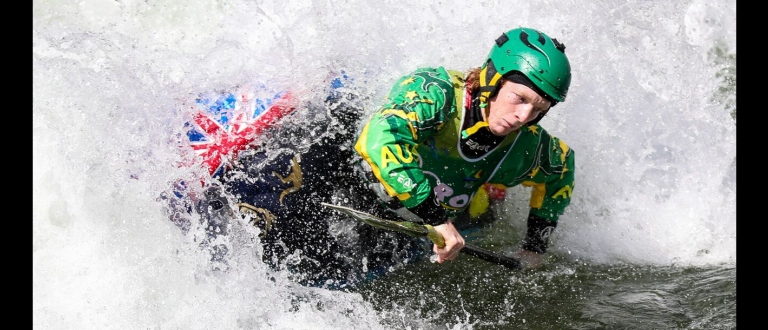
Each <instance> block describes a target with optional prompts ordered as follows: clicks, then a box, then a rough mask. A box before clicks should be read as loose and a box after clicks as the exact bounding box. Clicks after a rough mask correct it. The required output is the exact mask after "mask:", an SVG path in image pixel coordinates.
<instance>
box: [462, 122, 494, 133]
mask: <svg viewBox="0 0 768 330" xmlns="http://www.w3.org/2000/svg"><path fill="white" fill-rule="evenodd" d="M483 127H488V123H487V122H485V121H479V122H477V123H476V124H475V125H474V126H472V127H470V128H467V129H466V130H464V131H465V132H467V136H471V135H472V134H475V133H477V131H478V130H479V129H481V128H483Z"/></svg>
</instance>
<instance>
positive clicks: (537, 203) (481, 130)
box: [355, 67, 575, 222]
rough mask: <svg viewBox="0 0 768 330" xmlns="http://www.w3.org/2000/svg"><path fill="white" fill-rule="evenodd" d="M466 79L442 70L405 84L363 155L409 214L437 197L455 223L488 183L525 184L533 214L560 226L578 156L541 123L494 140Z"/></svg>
mask: <svg viewBox="0 0 768 330" xmlns="http://www.w3.org/2000/svg"><path fill="white" fill-rule="evenodd" d="M463 76H464V75H463V74H462V73H460V72H457V71H448V70H446V69H444V68H442V67H438V68H421V69H418V70H416V71H414V72H412V73H411V74H409V75H406V76H404V77H402V78H400V79H399V80H398V81H397V83H395V85H394V87H393V88H392V90H391V91H390V92H389V94H388V96H387V97H386V100H385V102H384V104H383V105H382V106H381V107H380V108H379V109H378V110H377V111H376V112H375V113H374V114H373V115H372V117H371V118H370V120H369V121H368V122H367V123H366V125H365V126H364V128H363V130H362V132H361V134H360V136H359V137H358V140H357V142H356V144H355V150H356V151H357V153H358V154H359V155H360V156H362V158H363V159H364V160H365V161H366V162H367V163H368V164H369V165H370V167H371V169H372V172H373V174H374V176H375V177H376V178H377V179H378V181H379V182H380V183H381V184H382V185H383V187H384V190H385V191H386V193H387V194H388V195H389V196H391V197H395V198H397V200H399V201H400V203H402V205H403V206H405V207H406V208H409V209H410V208H414V207H417V206H419V205H420V204H422V203H423V202H424V201H425V200H427V199H428V198H429V196H430V195H431V194H432V195H433V196H434V198H435V199H436V201H437V202H439V204H440V205H442V207H443V208H445V210H446V215H447V217H448V218H452V217H455V216H457V215H458V214H459V213H460V212H463V211H464V210H465V209H466V208H467V207H468V206H469V204H470V201H471V200H472V197H473V195H474V194H475V193H476V192H477V191H478V189H479V188H480V187H481V186H482V185H483V184H484V183H492V184H501V185H504V186H507V187H512V186H516V185H520V184H522V185H524V186H528V187H531V188H532V192H531V200H530V206H531V211H530V213H531V214H533V215H536V216H539V217H541V218H544V219H546V220H549V221H553V222H557V220H558V218H559V216H560V215H561V214H563V212H564V211H565V208H566V207H567V206H568V204H570V201H571V193H572V191H573V186H574V170H575V164H574V152H573V150H572V149H570V148H569V147H568V145H566V144H565V142H563V141H562V140H560V139H558V138H557V137H554V136H551V135H550V134H549V133H547V131H546V130H544V129H543V128H542V127H541V126H539V125H538V124H537V125H529V126H524V127H523V128H521V129H520V130H518V131H516V132H513V133H511V134H509V135H507V136H505V137H496V136H493V135H492V134H491V133H490V131H489V130H488V129H487V124H485V122H484V121H483V120H482V118H481V116H480V115H479V112H478V111H480V110H479V109H478V108H477V107H476V106H475V107H473V106H472V104H473V96H472V95H471V94H470V91H468V90H466V89H465V86H464V82H463ZM475 99H476V98H475ZM443 221H444V220H443Z"/></svg>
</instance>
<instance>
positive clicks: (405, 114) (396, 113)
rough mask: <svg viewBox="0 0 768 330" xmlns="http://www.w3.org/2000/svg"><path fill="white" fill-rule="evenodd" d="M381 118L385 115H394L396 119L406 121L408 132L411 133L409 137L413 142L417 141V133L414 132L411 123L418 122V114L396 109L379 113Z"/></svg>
mask: <svg viewBox="0 0 768 330" xmlns="http://www.w3.org/2000/svg"><path fill="white" fill-rule="evenodd" d="M381 115H382V116H386V115H394V116H396V117H398V118H403V119H405V120H407V121H408V130H410V131H411V136H412V137H413V140H414V141H416V140H418V139H419V133H418V132H417V131H416V128H414V127H413V125H412V124H411V122H414V121H418V120H419V114H417V113H415V112H405V111H403V110H398V109H386V110H384V111H382V112H381Z"/></svg>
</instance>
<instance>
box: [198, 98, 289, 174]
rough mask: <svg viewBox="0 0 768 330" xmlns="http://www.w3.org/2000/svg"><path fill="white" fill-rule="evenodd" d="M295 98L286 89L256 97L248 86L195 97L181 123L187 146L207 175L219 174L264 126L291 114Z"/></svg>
mask: <svg viewBox="0 0 768 330" xmlns="http://www.w3.org/2000/svg"><path fill="white" fill-rule="evenodd" d="M297 102H298V101H297V99H295V98H294V97H293V95H292V94H291V93H290V92H279V93H275V94H273V95H272V96H270V97H266V98H257V97H255V92H254V90H252V89H247V88H244V89H241V90H240V91H238V92H237V93H224V94H221V95H218V96H217V97H214V98H198V99H196V100H195V106H196V107H197V108H198V109H197V110H198V111H197V113H196V114H195V115H194V117H193V118H192V120H191V121H190V122H187V123H186V124H185V126H186V128H187V137H188V138H189V141H190V145H191V147H192V149H193V150H194V152H195V154H196V155H197V156H198V159H199V160H200V161H201V162H202V164H203V166H205V167H207V169H208V173H209V174H210V175H211V176H218V175H221V174H223V173H224V172H225V171H226V170H227V169H229V166H230V165H231V163H230V162H231V161H232V160H235V159H237V157H238V155H239V153H240V152H241V151H243V150H245V149H246V148H248V146H249V144H250V143H251V142H253V140H254V139H256V137H257V136H258V135H259V134H260V133H261V132H262V131H263V130H264V129H266V128H268V127H269V126H270V125H272V124H273V123H274V122H276V121H277V120H279V119H280V118H282V117H283V116H285V115H287V114H289V113H291V112H292V111H293V110H294V109H295V108H296V104H297Z"/></svg>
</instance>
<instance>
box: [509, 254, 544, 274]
mask: <svg viewBox="0 0 768 330" xmlns="http://www.w3.org/2000/svg"><path fill="white" fill-rule="evenodd" d="M514 256H515V258H517V260H520V263H522V264H523V268H525V269H536V268H539V267H541V265H542V264H544V254H543V253H536V252H533V251H528V250H525V249H520V251H517V252H516V253H515V254H514Z"/></svg>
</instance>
